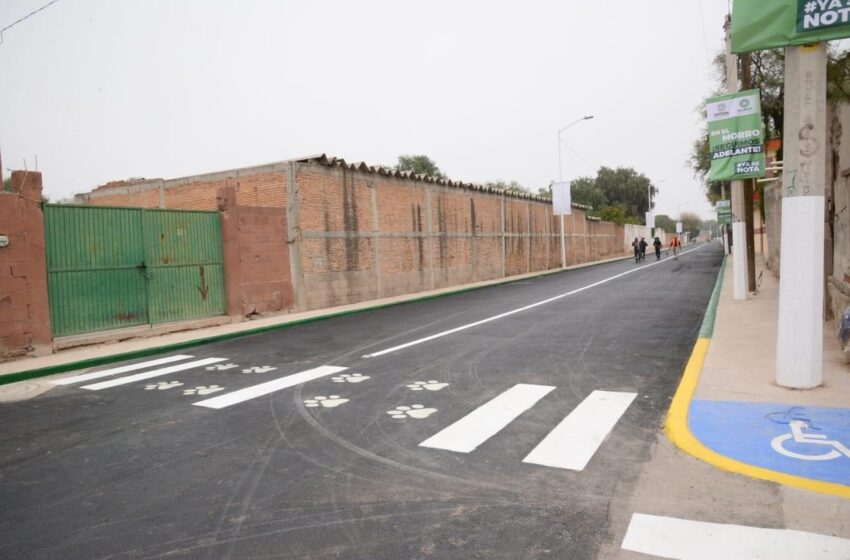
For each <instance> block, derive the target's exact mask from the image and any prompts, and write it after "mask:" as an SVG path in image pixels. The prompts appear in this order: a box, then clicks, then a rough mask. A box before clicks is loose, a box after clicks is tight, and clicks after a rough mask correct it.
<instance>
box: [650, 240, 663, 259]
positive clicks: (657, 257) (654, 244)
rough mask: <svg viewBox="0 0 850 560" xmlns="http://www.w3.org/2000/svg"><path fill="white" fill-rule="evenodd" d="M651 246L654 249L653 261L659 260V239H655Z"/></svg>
mask: <svg viewBox="0 0 850 560" xmlns="http://www.w3.org/2000/svg"><path fill="white" fill-rule="evenodd" d="M652 246H653V247H655V260H657V261H660V260H661V238H660V237H657V236H656V237H655V241H653V242H652Z"/></svg>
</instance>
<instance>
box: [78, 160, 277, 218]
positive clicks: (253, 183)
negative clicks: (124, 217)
mask: <svg viewBox="0 0 850 560" xmlns="http://www.w3.org/2000/svg"><path fill="white" fill-rule="evenodd" d="M285 171H286V167H285V165H284V164H269V165H262V166H258V167H252V168H248V169H233V170H230V171H221V172H216V173H207V174H204V175H197V176H194V177H183V178H180V179H168V180H163V179H152V180H143V181H129V182H127V183H126V184H125V183H124V182H116V183H110V184H108V185H105V186H103V187H99V188H97V189H94V190H93V191H91V192H89V193H85V194H81V195H77V197H76V200H77V202H81V203H85V204H92V205H96V206H131V207H134V208H168V209H171V210H215V209H216V204H217V202H216V197H217V195H218V191H219V189H221V188H225V187H233V188H234V189H235V191H236V202H237V204H239V205H241V206H253V207H272V208H284V207H285V206H286V172H285Z"/></svg>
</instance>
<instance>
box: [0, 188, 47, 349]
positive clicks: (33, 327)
mask: <svg viewBox="0 0 850 560" xmlns="http://www.w3.org/2000/svg"><path fill="white" fill-rule="evenodd" d="M41 188H42V187H41V173H38V172H34V171H13V172H12V192H9V193H5V192H4V193H0V235H4V236H6V237H7V239H8V241H9V244H8V246H7V247H4V248H0V359H3V358H11V357H15V356H21V355H24V354H28V353H29V354H36V355H39V354H49V353H51V352H52V350H53V337H52V334H51V330H50V304H49V300H48V295H47V263H46V260H45V252H44V215H43V213H42V210H41Z"/></svg>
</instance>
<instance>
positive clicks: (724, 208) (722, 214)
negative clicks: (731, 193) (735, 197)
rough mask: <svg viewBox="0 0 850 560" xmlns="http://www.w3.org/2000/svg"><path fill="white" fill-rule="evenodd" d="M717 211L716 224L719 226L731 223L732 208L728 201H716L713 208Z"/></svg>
mask: <svg viewBox="0 0 850 560" xmlns="http://www.w3.org/2000/svg"><path fill="white" fill-rule="evenodd" d="M715 209H716V210H717V223H718V224H720V225H724V224H731V223H732V207H731V205H730V204H729V201H728V200H718V201H717V205H716V206H715Z"/></svg>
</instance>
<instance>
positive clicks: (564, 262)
mask: <svg viewBox="0 0 850 560" xmlns="http://www.w3.org/2000/svg"><path fill="white" fill-rule="evenodd" d="M592 118H593V115H585V116H583V117H582V118H580V119H576V120H574V121H573V122H571V123H570V124H568V125H567V126H565V127H564V128H561V129H559V130H558V183H563V181H564V174H563V171H562V168H561V133H562V132H564V131H565V130H567V129H568V128H570V127H571V126H573V125H574V124H578V123H580V122H581V121H587V120H590V119H592ZM561 268H567V244H566V241H565V238H564V215H563V214H561Z"/></svg>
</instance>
